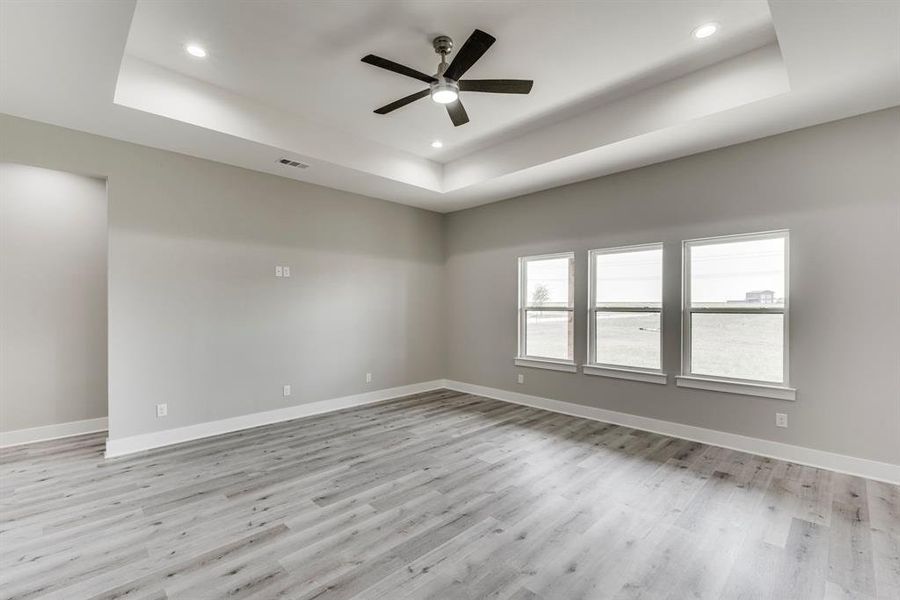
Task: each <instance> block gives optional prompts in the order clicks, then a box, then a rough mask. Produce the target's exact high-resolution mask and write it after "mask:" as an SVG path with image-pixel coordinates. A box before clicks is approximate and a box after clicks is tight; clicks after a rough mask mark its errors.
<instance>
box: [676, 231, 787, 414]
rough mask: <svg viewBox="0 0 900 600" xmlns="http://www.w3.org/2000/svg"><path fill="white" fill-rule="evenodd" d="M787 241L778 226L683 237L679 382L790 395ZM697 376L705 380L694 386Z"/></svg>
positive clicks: (738, 390) (690, 384)
mask: <svg viewBox="0 0 900 600" xmlns="http://www.w3.org/2000/svg"><path fill="white" fill-rule="evenodd" d="M788 239H789V238H788V232H786V231H778V232H772V233H759V234H748V235H737V236H728V237H720V238H711V239H704V240H693V241H687V242H684V256H683V259H684V307H683V326H682V332H683V336H682V338H683V339H682V343H683V347H682V354H683V365H682V369H683V376H682V377H681V378H679V382H678V384H679V385H686V386H688V387H701V386H705V389H717V390H720V391H736V392H739V393H750V394H755V395H760V396H772V397H778V398H784V399H793V392H794V390H792V389H791V388H788V387H787V386H788V335H787V332H788ZM692 380H693V381H692ZM704 380H705V381H706V382H711V385H710V384H709V383H707V384H702V383H701V385H696V384H697V381H701V382H702V381H704ZM723 381H725V382H730V383H735V384H739V385H744V387H729V386H724V387H723V385H722V383H721V382H723ZM717 382H718V383H717ZM753 387H755V388H756V389H755V390H754V389H750V388H753ZM773 390H774V391H773ZM785 391H787V393H785Z"/></svg>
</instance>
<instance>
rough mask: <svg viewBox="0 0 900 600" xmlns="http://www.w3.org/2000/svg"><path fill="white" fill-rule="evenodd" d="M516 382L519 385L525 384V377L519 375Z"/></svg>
mask: <svg viewBox="0 0 900 600" xmlns="http://www.w3.org/2000/svg"><path fill="white" fill-rule="evenodd" d="M518 381H519V383H525V376H524V375H522V374H521V373H519V377H518Z"/></svg>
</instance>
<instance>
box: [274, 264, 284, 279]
mask: <svg viewBox="0 0 900 600" xmlns="http://www.w3.org/2000/svg"><path fill="white" fill-rule="evenodd" d="M283 276H284V269H282V268H281V266H277V267H275V277H283Z"/></svg>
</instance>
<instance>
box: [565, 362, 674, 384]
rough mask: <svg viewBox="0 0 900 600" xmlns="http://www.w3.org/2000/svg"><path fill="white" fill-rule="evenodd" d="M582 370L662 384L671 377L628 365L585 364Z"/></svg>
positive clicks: (586, 372)
mask: <svg viewBox="0 0 900 600" xmlns="http://www.w3.org/2000/svg"><path fill="white" fill-rule="evenodd" d="M581 370H582V371H583V372H584V374H585V375H597V376H599V377H613V378H615V379H628V380H629V381H643V382H645V383H659V384H662V385H665V384H666V382H667V381H668V378H669V377H668V375H666V374H665V373H654V372H652V371H641V370H640V369H629V368H627V367H609V366H601V365H584V366H583V367H581Z"/></svg>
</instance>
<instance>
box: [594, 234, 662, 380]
mask: <svg viewBox="0 0 900 600" xmlns="http://www.w3.org/2000/svg"><path fill="white" fill-rule="evenodd" d="M645 250H659V251H660V252H661V255H662V257H661V259H660V277H659V308H656V307H651V306H634V307H631V306H629V307H624V306H597V305H596V295H597V290H596V283H597V282H596V278H597V265H596V258H597V257H598V256H602V255H604V254H624V253H627V252H640V251H645ZM664 277H665V245H664V244H663V242H651V243H646V244H633V245H629V246H614V247H612V248H597V249H594V250H590V251H589V252H588V302H587V317H588V331H587V335H588V342H587V362H586V363H585V365H584V372H585V374H587V375H600V376H603V377H616V378H619V379H630V380H635V381H645V382H648V383H663V384H664V383H666V379H667V377H666V374H665V373H664V371H663V348H664V347H665V344H664V343H663V337H664V336H665V329H666V328H665V326H664V323H663V318H664V312H663V311H664V304H665V303H664V300H663V297H664V291H665V283H664ZM597 312H635V313H656V314H658V315H659V367H658V368H655V369H650V368H647V367H638V366H630V365H620V364H615V363H601V362H598V361H597V339H596V328H597Z"/></svg>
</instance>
